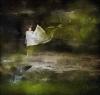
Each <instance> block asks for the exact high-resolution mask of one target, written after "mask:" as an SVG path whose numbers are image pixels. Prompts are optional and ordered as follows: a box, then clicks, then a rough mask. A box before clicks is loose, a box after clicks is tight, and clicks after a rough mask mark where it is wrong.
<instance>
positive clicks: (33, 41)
mask: <svg viewBox="0 0 100 95" xmlns="http://www.w3.org/2000/svg"><path fill="white" fill-rule="evenodd" d="M52 38H53V34H52V35H50V34H49V35H48V34H47V33H46V32H45V30H44V29H43V28H42V27H41V26H39V25H37V26H36V29H35V30H34V31H26V45H27V46H32V45H39V44H44V43H47V42H49V41H51V39H52Z"/></svg>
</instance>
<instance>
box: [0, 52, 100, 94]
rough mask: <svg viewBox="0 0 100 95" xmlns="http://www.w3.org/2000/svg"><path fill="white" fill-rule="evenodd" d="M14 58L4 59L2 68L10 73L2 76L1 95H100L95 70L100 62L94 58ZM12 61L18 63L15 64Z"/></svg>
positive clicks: (99, 78) (13, 56) (98, 78)
mask: <svg viewBox="0 0 100 95" xmlns="http://www.w3.org/2000/svg"><path fill="white" fill-rule="evenodd" d="M41 54H42V56H41ZM15 55H16V54H15ZM15 55H12V56H11V57H10V56H9V57H4V58H3V57H2V66H3V68H4V71H6V70H7V72H5V74H3V73H2V79H3V80H2V83H1V85H0V90H1V92H0V94H1V95H16V94H17V95H99V93H100V81H99V80H100V76H99V69H97V68H96V66H97V65H98V62H99V59H98V58H97V57H95V56H86V55H85V56H84V55H79V56H78V55H77V56H76V55H71V54H56V53H45V54H44V53H39V54H35V55H33V56H29V57H26V56H25V55H16V56H17V57H16V56H15ZM18 56H20V59H19V57H18ZM13 58H15V59H16V60H15V59H14V61H12V59H13ZM3 59H4V61H3ZM10 59H11V60H10ZM51 59H53V60H51ZM5 60H6V61H5ZM7 60H8V61H7ZM10 61H11V62H10ZM8 67H9V68H8ZM4 71H3V70H2V72H4ZM5 76H6V77H5ZM8 76H9V77H8ZM9 80H10V81H9Z"/></svg>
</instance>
